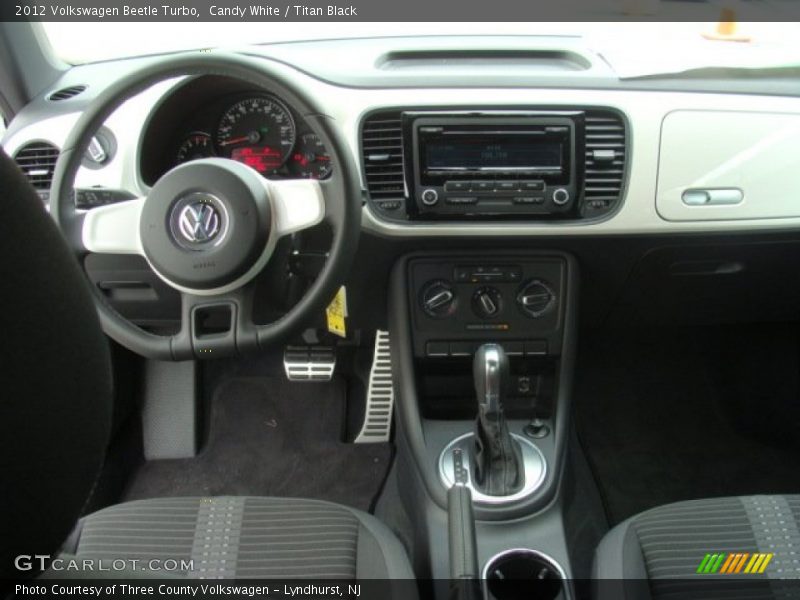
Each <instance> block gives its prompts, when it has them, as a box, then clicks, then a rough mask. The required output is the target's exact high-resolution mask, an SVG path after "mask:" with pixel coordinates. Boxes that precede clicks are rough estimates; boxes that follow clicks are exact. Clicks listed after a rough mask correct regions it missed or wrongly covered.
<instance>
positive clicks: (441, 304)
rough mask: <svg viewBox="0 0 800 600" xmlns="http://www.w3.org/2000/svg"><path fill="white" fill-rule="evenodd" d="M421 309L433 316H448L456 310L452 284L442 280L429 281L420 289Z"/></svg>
mask: <svg viewBox="0 0 800 600" xmlns="http://www.w3.org/2000/svg"><path fill="white" fill-rule="evenodd" d="M420 301H421V304H422V310H424V311H425V313H426V314H428V315H430V316H431V317H435V318H437V319H438V318H442V317H449V316H450V315H452V314H453V313H454V312H455V310H456V293H455V291H454V290H453V286H452V285H450V284H449V283H448V282H446V281H443V280H436V281H431V282H430V283H429V284H428V285H426V286H425V288H424V289H423V290H422V297H421V299H420Z"/></svg>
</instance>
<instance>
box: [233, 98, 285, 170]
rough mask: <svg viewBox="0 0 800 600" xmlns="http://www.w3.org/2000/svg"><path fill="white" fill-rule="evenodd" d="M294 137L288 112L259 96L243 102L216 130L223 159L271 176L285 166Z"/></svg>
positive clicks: (281, 106) (276, 102)
mask: <svg viewBox="0 0 800 600" xmlns="http://www.w3.org/2000/svg"><path fill="white" fill-rule="evenodd" d="M295 135H296V134H295V125H294V120H293V119H292V115H291V113H289V110H288V109H287V108H286V107H285V106H284V105H283V104H282V103H281V102H279V101H278V100H276V99H275V98H271V97H266V96H258V97H254V98H247V99H245V100H240V101H239V102H237V103H236V104H234V105H233V106H231V107H230V108H229V109H228V110H227V111H225V114H223V115H222V119H220V123H219V128H218V129H217V146H218V147H219V148H220V151H221V153H222V155H223V156H226V157H228V158H232V159H233V160H237V161H239V162H242V163H244V164H246V165H248V166H250V167H253V168H254V169H255V170H256V171H258V172H259V173H261V174H262V175H268V174H269V173H272V172H273V171H275V170H276V169H278V168H279V167H281V166H282V165H283V164H284V163H285V162H286V159H287V158H288V157H289V153H290V152H291V151H292V148H293V147H294V142H295Z"/></svg>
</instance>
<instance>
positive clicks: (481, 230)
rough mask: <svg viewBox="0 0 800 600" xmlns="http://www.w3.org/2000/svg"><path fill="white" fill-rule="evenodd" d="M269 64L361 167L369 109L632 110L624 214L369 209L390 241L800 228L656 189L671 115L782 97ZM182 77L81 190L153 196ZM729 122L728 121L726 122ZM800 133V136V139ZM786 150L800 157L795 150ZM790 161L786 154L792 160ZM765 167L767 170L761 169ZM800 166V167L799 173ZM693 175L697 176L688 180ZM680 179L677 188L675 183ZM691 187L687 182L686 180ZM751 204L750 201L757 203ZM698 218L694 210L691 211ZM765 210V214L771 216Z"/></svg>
mask: <svg viewBox="0 0 800 600" xmlns="http://www.w3.org/2000/svg"><path fill="white" fill-rule="evenodd" d="M264 62H265V67H267V68H269V69H270V70H271V71H273V72H276V73H280V74H281V75H282V76H283V77H286V78H287V79H289V80H292V81H293V82H294V83H295V85H297V86H298V87H299V88H301V89H303V90H304V91H305V93H306V94H307V95H308V96H309V97H312V98H322V99H324V101H323V102H324V110H325V113H326V114H327V115H328V116H330V117H331V118H332V119H333V120H334V121H335V123H336V125H337V126H338V127H339V128H340V130H341V131H342V133H343V134H344V137H345V139H346V141H347V143H348V145H349V146H350V151H351V153H352V159H353V161H352V164H353V166H354V168H359V165H360V163H361V161H360V156H359V152H360V147H359V146H360V142H359V127H360V123H361V120H362V118H363V117H364V116H365V115H366V114H367V113H369V112H371V111H374V110H379V109H385V108H397V107H441V108H444V109H448V110H449V109H459V108H474V107H476V106H479V107H486V108H487V109H492V108H496V109H502V108H507V107H521V106H522V107H537V106H548V107H551V108H552V107H559V106H563V107H608V108H614V109H617V110H619V111H621V112H622V113H624V114H625V115H626V117H627V119H628V130H629V145H628V148H627V152H628V157H629V158H628V160H629V164H628V179H627V182H626V184H625V195H624V201H623V202H622V205H621V207H620V209H619V210H618V212H617V213H616V214H614V215H612V216H611V217H609V218H606V219H605V220H603V221H595V222H581V221H577V222H569V223H556V222H541V221H539V222H525V221H521V222H488V223H487V222H476V223H420V222H408V223H404V222H391V221H386V220H383V219H381V218H380V217H379V216H378V215H376V214H374V213H373V212H372V211H371V209H370V208H369V207H367V206H365V207H364V211H363V217H362V225H363V228H364V229H365V230H367V231H370V232H372V233H374V234H376V235H380V236H387V237H401V238H415V237H428V236H437V237H458V236H461V237H474V236H480V237H487V236H488V237H491V236H515V237H529V236H548V237H553V236H607V235H612V236H615V235H643V234H660V235H664V234H665V235H669V234H673V233H705V232H714V233H717V232H731V233H734V232H745V231H769V230H795V229H800V211H797V212H793V213H792V214H791V215H788V216H786V213H784V214H785V218H779V217H775V218H756V217H754V216H752V214H743V215H742V216H740V217H738V218H728V219H723V220H719V219H714V220H708V219H692V220H677V219H674V218H668V217H667V216H666V214H665V213H663V212H662V210H661V209H660V207H658V208H657V204H656V195H657V184H658V181H659V168H660V167H661V168H664V165H663V160H661V159H660V156H659V154H660V151H661V145H660V140H661V129H662V123H663V122H664V120H665V118H666V117H667V115H672V114H677V113H681V112H691V113H696V112H702V113H707V114H710V115H716V117H715V118H716V119H718V120H719V123H720V127H722V128H723V129H733V128H736V127H737V113H754V112H758V113H759V114H763V115H766V117H765V119H766V120H767V121H771V120H772V119H775V122H776V123H777V122H778V121H782V122H784V123H785V122H787V121H786V119H787V115H788V122H790V123H795V122H796V121H795V116H797V118H800V99H798V98H794V97H781V96H757V95H744V94H719V93H693V92H666V91H665V92H662V91H634V90H594V89H555V88H537V87H530V88H490V87H487V88H469V89H463V88H437V87H421V88H408V87H406V88H399V89H368V88H352V87H342V86H338V85H334V84H331V83H327V82H324V81H321V80H319V79H316V78H314V77H312V76H310V75H308V74H306V73H303V72H301V71H298V70H296V69H294V68H292V67H291V66H289V65H287V64H283V63H280V62H277V61H273V60H270V59H268V58H265V59H264ZM176 83H177V81H176V80H172V81H169V82H165V83H162V84H159V85H157V86H154V87H152V88H150V89H149V90H147V91H145V92H143V93H142V94H139V95H138V96H136V97H134V98H131V99H130V100H129V101H128V102H126V103H125V104H123V105H122V106H121V107H120V108H119V109H118V110H117V111H116V112H115V113H114V114H113V115H112V116H111V117H110V118H109V120H108V122H107V123H106V125H107V126H108V127H109V128H110V129H112V131H113V132H114V133H115V135H116V136H117V139H118V142H119V145H120V148H119V152H118V155H117V157H116V158H115V160H114V161H113V162H112V164H111V165H109V167H108V168H106V169H100V170H89V169H81V170H80V171H79V173H78V177H77V178H76V182H77V184H78V185H79V186H81V187H89V186H92V185H102V186H107V187H113V188H117V189H124V190H128V191H130V192H131V193H133V194H134V195H136V196H142V195H146V193H147V186H146V185H144V183H143V182H142V181H141V177H140V176H139V168H138V163H139V149H140V148H139V146H140V144H139V141H140V137H141V135H142V131H143V128H144V126H145V124H146V123H147V121H148V115H149V114H150V113H151V111H152V110H153V109H154V108H155V106H156V105H157V104H158V102H159V101H160V100H161V99H162V98H163V96H164V94H166V93H169V91H170V90H171V89H172V88H173V87H174V85H175V84H176ZM78 116H79V114H77V113H72V114H68V115H62V116H60V117H56V118H51V119H47V120H44V121H38V122H34V123H32V124H31V125H29V126H27V127H25V128H23V129H18V130H16V131H15V132H14V133H13V134H11V135H10V136H9V135H7V136H6V138H5V139H4V140H3V146H4V148H5V150H6V151H7V152H8V153H9V154H11V155H13V153H14V152H15V151H16V150H17V149H18V148H19V147H20V146H22V145H23V144H24V143H25V142H26V141H29V140H33V139H45V140H48V141H50V142H52V143H54V144H55V145H57V146H59V147H61V146H62V145H63V143H64V141H65V139H66V136H67V134H68V133H69V131H70V129H71V128H72V127H73V126H74V124H75V122H76V121H77V118H78ZM723 122H724V123H725V125H724V126H723V125H721V124H722V123H723ZM794 139H795V140H796V139H797V138H796V137H795V138H794ZM786 154H787V156H793V155H797V152H796V151H795V152H793V153H791V152H788V153H786ZM784 158H786V157H784ZM776 164H780V163H770V164H768V161H767V162H763V161H758V162H754V163H751V164H750V165H749V167H748V168H751V167H752V169H753V172H752V173H750V175H749V177H750V178H751V179H752V181H760V180H765V179H766V178H769V177H770V176H774V175H775V171H774V168H775V165H776ZM758 171H763V173H760V172H758ZM798 171H800V169H798ZM780 178H781V179H778V180H777V181H776V186H779V187H780V186H784V187H786V188H787V189H788V188H789V187H797V186H796V183H797V178H796V173H794V172H791V171H788V170H786V169H783V170H782V171H781V173H780ZM687 181H688V180H687ZM676 185H677V184H676ZM683 185H688V183H684V184H683ZM748 201H749V198H748V200H746V202H745V203H746V204H747V203H748ZM692 214H694V213H692ZM762 214H763V213H762Z"/></svg>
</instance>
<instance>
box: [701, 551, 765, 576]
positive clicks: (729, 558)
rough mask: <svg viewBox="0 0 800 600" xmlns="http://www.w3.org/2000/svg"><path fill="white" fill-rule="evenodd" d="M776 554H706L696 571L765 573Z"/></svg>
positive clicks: (711, 572)
mask: <svg viewBox="0 0 800 600" xmlns="http://www.w3.org/2000/svg"><path fill="white" fill-rule="evenodd" d="M773 556H775V555H774V554H772V553H769V554H765V553H762V552H754V553H752V554H750V553H749V552H731V553H729V554H728V553H725V552H720V553H718V554H706V555H705V556H704V557H703V560H701V561H700V565H698V567H697V571H695V572H696V573H701V574H703V575H705V574H709V575H710V574H714V573H719V574H725V575H736V574H737V573H763V572H764V571H766V570H767V565H768V564H769V562H770V561H771V560H772V557H773Z"/></svg>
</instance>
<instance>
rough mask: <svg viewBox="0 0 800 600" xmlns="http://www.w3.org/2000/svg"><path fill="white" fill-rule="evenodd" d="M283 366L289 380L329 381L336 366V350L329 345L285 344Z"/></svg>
mask: <svg viewBox="0 0 800 600" xmlns="http://www.w3.org/2000/svg"><path fill="white" fill-rule="evenodd" d="M283 368H284V371H286V378H287V379H288V380H289V381H317V382H319V381H330V380H331V379H332V378H333V371H334V369H335V368H336V351H335V350H334V349H333V347H331V346H287V347H286V349H285V350H284V351H283Z"/></svg>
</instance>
